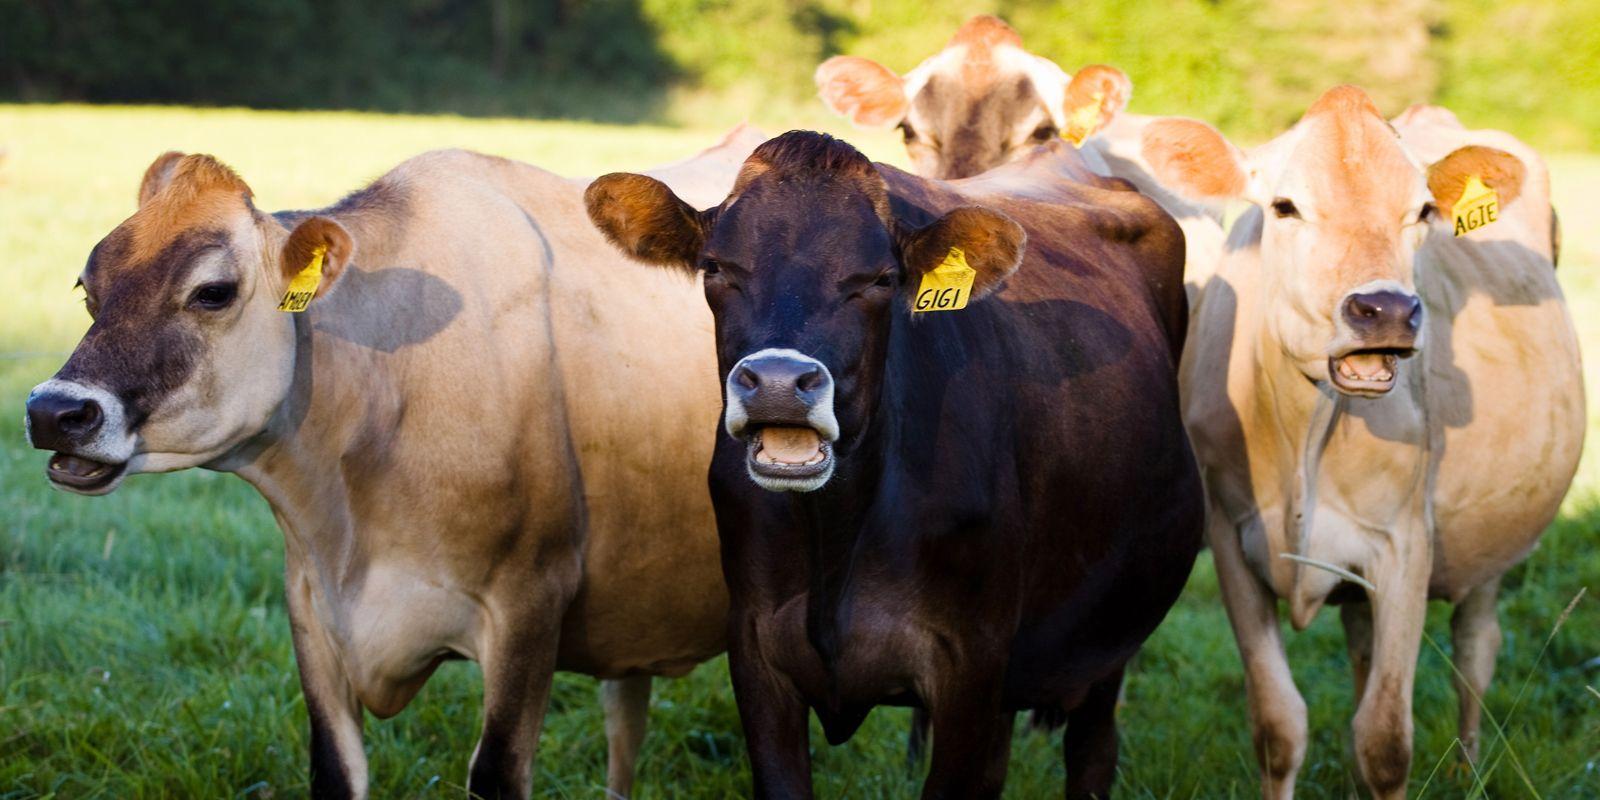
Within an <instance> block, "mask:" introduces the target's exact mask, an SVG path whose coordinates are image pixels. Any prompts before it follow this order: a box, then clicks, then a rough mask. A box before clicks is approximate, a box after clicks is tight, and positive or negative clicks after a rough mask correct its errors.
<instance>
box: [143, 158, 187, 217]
mask: <svg viewBox="0 0 1600 800" xmlns="http://www.w3.org/2000/svg"><path fill="white" fill-rule="evenodd" d="M182 160H183V153H180V152H178V151H176V150H168V151H167V152H165V153H162V154H161V155H159V156H156V160H155V161H153V162H151V164H150V167H149V168H148V169H146V170H145V171H144V180H141V181H140V182H139V206H140V207H141V208H143V207H144V205H145V204H146V203H148V202H150V200H151V199H152V198H154V197H155V196H156V195H158V194H160V193H161V190H162V189H165V188H167V184H168V183H171V182H172V173H173V171H174V170H176V169H177V166H178V162H179V161H182Z"/></svg>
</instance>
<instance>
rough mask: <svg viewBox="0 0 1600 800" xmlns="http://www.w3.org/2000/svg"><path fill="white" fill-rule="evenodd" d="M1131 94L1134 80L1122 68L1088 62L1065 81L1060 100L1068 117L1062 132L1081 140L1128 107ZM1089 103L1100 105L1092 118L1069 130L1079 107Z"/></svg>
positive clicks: (1101, 127)
mask: <svg viewBox="0 0 1600 800" xmlns="http://www.w3.org/2000/svg"><path fill="white" fill-rule="evenodd" d="M1132 97H1133V81H1131V80H1129V79H1128V75H1127V73H1124V72H1123V71H1122V70H1120V69H1117V68H1116V67H1109V66H1106V65H1105V64H1090V65H1089V66H1087V67H1084V68H1082V69H1080V70H1078V71H1077V72H1075V73H1073V75H1072V80H1071V81H1068V82H1067V90H1066V98H1065V100H1064V101H1063V102H1062V104H1061V105H1062V108H1063V110H1064V111H1065V115H1066V119H1067V120H1068V130H1063V131H1062V133H1063V135H1067V134H1072V135H1074V136H1076V137H1077V138H1078V139H1079V140H1080V141H1081V140H1082V139H1087V138H1088V137H1090V136H1093V135H1095V134H1096V133H1099V132H1100V131H1102V130H1104V129H1105V127H1106V126H1107V125H1109V124H1110V123H1111V120H1112V119H1113V118H1114V117H1116V116H1117V115H1118V114H1120V113H1122V110H1123V109H1125V108H1127V107H1128V101H1129V100H1130V99H1132ZM1088 106H1097V107H1098V109H1099V113H1098V114H1096V115H1095V118H1094V122H1093V123H1092V124H1090V125H1088V126H1087V127H1086V128H1085V129H1083V130H1072V129H1071V128H1072V126H1073V124H1074V123H1075V122H1076V120H1077V115H1078V111H1079V109H1082V108H1085V107H1088Z"/></svg>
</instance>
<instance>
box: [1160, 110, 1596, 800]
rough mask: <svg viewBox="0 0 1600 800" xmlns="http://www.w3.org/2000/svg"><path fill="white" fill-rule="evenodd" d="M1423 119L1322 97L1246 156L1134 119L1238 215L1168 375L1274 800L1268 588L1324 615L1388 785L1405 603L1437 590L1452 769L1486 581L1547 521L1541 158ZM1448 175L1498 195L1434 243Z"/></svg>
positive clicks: (1360, 736) (1552, 462)
mask: <svg viewBox="0 0 1600 800" xmlns="http://www.w3.org/2000/svg"><path fill="white" fill-rule="evenodd" d="M1440 116H1441V115H1440V114H1437V113H1432V112H1424V111H1415V112H1412V113H1410V114H1408V115H1407V117H1404V118H1402V120H1401V125H1400V129H1401V134H1404V135H1403V136H1402V135H1397V133H1396V131H1395V129H1394V128H1393V127H1391V126H1390V124H1389V123H1388V122H1386V121H1384V119H1383V118H1382V117H1381V116H1380V115H1379V113H1378V111H1377V109H1376V108H1375V107H1374V106H1373V104H1372V102H1371V101H1370V100H1369V99H1368V98H1367V96H1366V94H1365V93H1363V92H1362V91H1361V90H1359V89H1356V88H1354V87H1348V86H1345V87H1338V88H1335V89H1333V90H1330V91H1329V92H1328V93H1326V94H1325V95H1323V96H1322V98H1321V99H1319V100H1318V101H1317V102H1316V103H1315V104H1314V105H1313V106H1312V107H1311V108H1310V110H1309V111H1307V112H1306V115H1305V117H1304V118H1303V119H1302V120H1301V121H1300V122H1299V123H1298V124H1297V125H1295V126H1294V127H1293V128H1291V129H1290V130H1289V131H1288V132H1287V133H1284V134H1283V135H1281V136H1279V137H1278V138H1276V139H1274V140H1272V141H1271V142H1269V143H1267V144H1264V145H1262V146H1260V147H1258V148H1255V149H1253V150H1251V151H1249V152H1243V151H1240V150H1239V149H1238V148H1236V147H1234V146H1233V145H1232V144H1230V143H1229V142H1228V141H1227V140H1225V139H1224V138H1223V137H1222V136H1221V135H1220V134H1218V133H1217V132H1216V131H1215V130H1214V129H1212V128H1210V127H1209V126H1206V125H1204V124H1202V123H1198V122H1194V121H1192V120H1181V119H1168V120H1161V121H1157V122H1153V123H1151V124H1150V125H1149V126H1147V128H1146V130H1145V134H1144V150H1145V155H1146V157H1147V159H1148V160H1149V162H1150V163H1151V164H1152V166H1153V168H1154V171H1155V174H1156V176H1157V177H1158V178H1160V179H1161V180H1162V181H1164V182H1166V183H1167V184H1169V185H1171V186H1174V187H1179V188H1181V189H1183V190H1184V191H1187V192H1189V193H1190V194H1192V195H1193V196H1195V197H1197V198H1200V199H1204V200H1220V199H1230V198H1241V199H1245V200H1248V201H1250V202H1251V203H1253V204H1254V205H1255V206H1256V208H1254V209H1253V210H1251V211H1250V212H1248V213H1247V214H1246V215H1245V216H1244V217H1243V218H1241V219H1240V220H1239V221H1238V222H1237V223H1236V224H1235V226H1234V228H1233V230H1232V232H1231V234H1230V238H1229V241H1228V245H1227V250H1226V253H1225V255H1224V257H1223V259H1222V261H1221V262H1220V264H1219V266H1218V270H1217V274H1216V276H1215V277H1214V278H1212V280H1211V281H1210V283H1209V285H1208V286H1207V287H1206V288H1205V291H1204V293H1203V295H1202V298H1201V300H1200V304H1199V307H1198V309H1197V310H1196V312H1195V317H1194V319H1193V320H1192V323H1191V325H1192V327H1191V334H1190V337H1189V348H1190V349H1189V350H1188V351H1187V352H1186V353H1185V362H1184V365H1183V374H1182V379H1183V381H1184V386H1185V393H1186V398H1185V408H1184V413H1185V419H1186V421H1187V423H1188V426H1189V431H1190V435H1191V436H1192V438H1193V440H1194V444H1195V449H1196V452H1197V454H1198V456H1199V458H1200V461H1201V464H1202V467H1203V471H1204V474H1205V478H1206V481H1207V490H1208V494H1209V497H1210V502H1211V507H1210V526H1209V531H1208V538H1209V541H1210V544H1211V548H1212V551H1213V553H1214V557H1215V560H1216V565H1217V572H1218V577H1219V580H1220V581H1221V585H1222V589H1223V596H1224V600H1225V601H1226V604H1227V608H1228V615H1229V618H1230V620H1231V622H1232V624H1233V629H1234V634H1235V636H1236V638H1237V640H1238V645H1239V650H1240V654H1241V656H1242V658H1243V661H1244V666H1245V672H1246V678H1247V680H1246V684H1247V686H1248V690H1249V703H1250V713H1251V718H1252V722H1253V729H1254V741H1255V747H1256V751H1257V756H1258V757H1259V760H1260V764H1261V768H1262V778H1263V789H1264V794H1265V795H1266V796H1267V797H1269V798H1284V797H1290V796H1291V795H1292V794H1293V791H1294V780H1295V774H1296V772H1297V770H1298V769H1299V767H1300V764H1301V762H1302V759H1303V758H1304V755H1305V747H1306V707H1305V703H1304V702H1303V701H1302V699H1301V697H1300V694H1299V693H1298V691H1297V690H1296V688H1295V685H1294V682H1293V679H1292V678H1291V676H1290V671H1289V665H1288V662H1287V661H1286V659H1285V656H1284V649H1283V642H1282V641H1281V639H1280V635H1279V628H1278V622H1277V602H1278V599H1279V598H1282V599H1285V600H1287V601H1288V606H1289V611H1290V618H1291V621H1292V622H1293V624H1294V626H1295V627H1296V628H1300V629H1303V628H1304V627H1306V625H1308V624H1309V623H1310V622H1311V620H1312V618H1313V617H1314V616H1315V615H1316V613H1317V611H1318V609H1319V608H1320V607H1321V606H1322V605H1323V604H1324V603H1325V602H1335V603H1342V604H1343V605H1342V608H1341V617H1342V618H1343V621H1344V625H1345V631H1346V638H1347V641H1348V644H1349V648H1350V653H1351V656H1352V661H1353V663H1354V668H1355V678H1356V694H1357V697H1358V700H1359V702H1358V706H1357V710H1356V714H1355V719H1354V724H1353V727H1354V732H1355V746H1356V747H1355V749H1356V755H1357V758H1358V761H1359V766H1360V769H1361V774H1362V776H1363V777H1364V779H1365V781H1366V783H1367V785H1368V786H1369V787H1370V788H1371V789H1372V792H1373V794H1374V795H1375V796H1377V797H1381V798H1393V797H1401V796H1403V795H1404V794H1405V789H1406V782H1407V776H1408V774H1409V769H1410V765H1411V733H1412V716H1411V693H1412V683H1413V678H1414V675H1415V670H1416V665H1417V656H1418V650H1419V646H1420V640H1421V635H1422V625H1423V619H1424V612H1425V607H1426V604H1427V601H1428V600H1429V599H1430V598H1437V599H1443V600H1446V601H1449V602H1451V603H1454V604H1456V612H1455V619H1454V622H1453V626H1452V628H1453V634H1454V639H1455V649H1456V655H1455V660H1456V665H1457V667H1458V668H1459V669H1460V671H1461V673H1462V674H1463V675H1464V676H1466V681H1465V682H1462V683H1459V684H1458V689H1459V691H1460V694H1461V697H1460V700H1461V707H1462V710H1461V719H1460V726H1461V738H1462V740H1463V742H1465V743H1466V744H1467V753H1468V755H1469V757H1470V756H1472V755H1474V754H1475V753H1476V746H1477V735H1478V711H1477V704H1478V698H1479V697H1480V696H1481V695H1482V694H1483V692H1484V688H1485V687H1486V686H1487V685H1488V683H1489V679H1490V676H1491V674H1492V672H1493V668H1494V658H1495V654H1496V651H1497V649H1498V647H1499V642H1500V632H1499V627H1498V623H1497V621H1496V616H1495V614H1496V612H1495V594H1496V590H1497V587H1498V584H1499V580H1500V576H1501V575H1503V574H1504V573H1505V571H1506V570H1507V569H1508V568H1510V567H1511V566H1512V565H1514V564H1515V563H1517V561H1519V560H1520V559H1521V558H1523V557H1524V556H1525V555H1526V554H1527V553H1528V551H1529V550H1530V549H1531V548H1532V547H1533V546H1534V544H1535V542H1536V541H1537V540H1538V537H1539V535H1540V533H1541V532H1542V531H1543V530H1544V529H1545V527H1546V526H1547V525H1548V524H1549V522H1550V521H1551V519H1552V518H1553V517H1554V516H1555V514H1556V512H1557V509H1558V507H1559V506H1560V503H1561V499H1562V497H1563V495H1564V494H1565V493H1566V491H1567V487H1568V485H1569V484H1570V482H1571V480H1572V476H1573V473H1574V471H1575V469H1576V466H1577V462H1578V456H1579V452H1580V450H1581V449H1582V442H1583V435H1584V410H1583V409H1584V390H1583V384H1582V375H1581V370H1580V365H1579V357H1578V343H1577V337H1576V334H1575V333H1574V331H1573V327H1572V321H1571V319H1570V317H1569V316H1568V313H1567V308H1566V305H1565V303H1564V301H1563V299H1562V294H1561V289H1560V286H1559V285H1558V284H1557V282H1556V273H1555V270H1554V267H1553V264H1552V237H1551V210H1550V201H1549V185H1548V178H1547V173H1546V170H1545V166H1544V164H1543V162H1542V161H1541V160H1540V159H1539V158H1538V156H1537V155H1536V154H1534V153H1533V152H1532V151H1531V150H1529V149H1528V148H1526V147H1524V146H1522V145H1521V144H1520V143H1518V142H1516V141H1515V140H1514V139H1512V138H1511V137H1509V136H1507V135H1505V134H1501V133H1495V132H1488V131H1483V132H1472V131H1466V130H1464V129H1462V128H1461V127H1460V126H1459V124H1456V123H1454V120H1453V118H1449V119H1448V120H1447V122H1446V123H1445V124H1440V123H1439V122H1438V121H1437V120H1438V118H1439V117H1440ZM1424 118H1426V120H1431V122H1428V124H1424V122H1425V120H1424ZM1485 145H1487V146H1485ZM1473 178H1476V179H1477V180H1478V182H1479V183H1482V184H1484V185H1485V186H1486V187H1487V188H1489V189H1492V190H1494V191H1496V192H1497V193H1498V219H1497V220H1495V221H1493V222H1492V223H1489V224H1488V225H1487V226H1484V227H1478V228H1477V229H1475V230H1470V231H1468V232H1467V233H1466V234H1465V235H1464V236H1462V237H1460V238H1457V237H1456V236H1454V235H1453V233H1454V228H1453V225H1454V213H1453V212H1454V211H1456V210H1457V205H1458V201H1460V200H1461V199H1462V198H1463V193H1464V189H1465V187H1466V186H1467V185H1469V183H1471V181H1472V179H1473ZM1466 207H1467V206H1466V205H1463V206H1462V208H1463V210H1465V209H1466ZM1474 214H1475V215H1476V220H1475V221H1476V222H1479V223H1481V222H1483V221H1484V215H1483V213H1482V211H1481V210H1480V211H1476V212H1474ZM1491 216H1493V215H1492V214H1491ZM1464 227H1472V225H1471V224H1470V223H1469V224H1468V225H1466V226H1464Z"/></svg>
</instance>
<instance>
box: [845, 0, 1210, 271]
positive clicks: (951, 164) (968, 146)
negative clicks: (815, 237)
mask: <svg viewBox="0 0 1600 800" xmlns="http://www.w3.org/2000/svg"><path fill="white" fill-rule="evenodd" d="M815 78H816V83H817V88H818V90H819V92H820V94H821V97H822V101H823V103H825V104H826V105H827V106H828V108H830V109H832V110H833V112H834V113H836V114H839V115H840V116H843V117H847V118H849V119H850V121H851V122H853V123H855V124H856V125H858V126H861V127H864V128H889V127H898V128H899V129H900V131H901V133H902V135H903V136H904V138H905V143H906V153H907V154H908V155H909V156H910V157H911V163H912V166H913V168H914V169H915V170H916V172H917V174H918V175H922V176H923V177H928V178H939V179H943V180H952V179H956V178H968V177H971V176H973V175H977V174H979V173H981V172H984V171H986V170H990V169H994V168H995V167H997V166H999V165H1001V164H1006V163H1010V162H1012V161H1015V160H1017V159H1019V158H1022V157H1024V156H1026V155H1027V154H1028V153H1029V152H1031V151H1032V149H1033V148H1034V147H1036V146H1038V145H1040V144H1044V143H1046V142H1050V141H1053V140H1055V139H1058V138H1066V139H1068V140H1070V141H1072V142H1073V143H1074V144H1075V145H1078V146H1081V147H1082V148H1083V154H1084V159H1085V161H1086V162H1087V163H1088V164H1089V165H1090V167H1091V168H1092V169H1094V170H1095V171H1096V172H1098V173H1100V174H1101V175H1107V176H1113V177H1118V178H1122V179H1124V180H1127V181H1129V182H1130V183H1132V184H1133V185H1134V186H1136V187H1138V189H1139V191H1141V192H1144V193H1145V194H1147V195H1149V196H1151V197H1152V198H1154V199H1155V200H1156V202H1158V203H1160V204H1161V207H1162V208H1164V209H1166V210H1167V212H1168V213H1169V214H1171V215H1172V216H1173V217H1174V218H1176V219H1177V220H1178V224H1179V225H1180V226H1181V227H1182V228H1183V234H1184V245H1185V266H1184V279H1185V281H1186V282H1187V283H1188V285H1189V287H1188V291H1189V294H1190V300H1191V302H1192V301H1193V299H1194V294H1195V290H1196V288H1197V287H1199V286H1201V285H1203V284H1204V283H1205V281H1206V279H1207V278H1208V277H1209V276H1210V275H1211V272H1212V270H1214V269H1215V265H1216V260H1217V258H1218V256H1219V254H1220V253H1221V251H1222V241H1223V238H1224V235H1223V230H1222V222H1221V213H1220V208H1218V207H1216V206H1214V205H1211V204H1207V203H1202V202H1196V201H1194V200H1192V199H1188V198H1185V197H1183V196H1181V195H1180V194H1178V193H1175V192H1173V191H1172V190H1171V189H1169V188H1167V187H1165V186H1162V185H1161V183H1160V182H1159V181H1158V180H1156V178H1155V176H1154V175H1152V174H1151V172H1150V169H1149V165H1148V164H1146V163H1145V162H1144V157H1143V155H1142V154H1141V152H1140V142H1141V141H1142V140H1141V131H1142V130H1143V129H1144V126H1145V125H1147V124H1148V123H1149V122H1150V121H1151V120H1152V119H1155V117H1147V116H1140V115H1137V114H1128V113H1125V112H1124V111H1123V109H1125V108H1126V107H1127V105H1128V101H1129V99H1130V98H1132V96H1133V82H1132V81H1130V80H1129V79H1128V76H1127V75H1126V74H1124V73H1123V72H1122V70H1119V69H1117V68H1115V67H1108V66H1105V65H1100V64H1096V65H1092V66H1087V67H1084V68H1082V69H1080V70H1078V71H1077V72H1076V73H1074V74H1072V75H1068V74H1067V73H1066V72H1064V71H1063V70H1062V69H1061V67H1059V66H1057V65H1056V64H1055V62H1053V61H1051V60H1049V59H1047V58H1044V57H1042V56H1037V55H1034V54H1032V53H1029V52H1028V51H1027V50H1025V49H1024V48H1023V45H1022V37H1020V36H1018V35H1017V32H1016V31H1015V30H1012V28H1011V26H1009V25H1007V24H1006V23H1005V22H1003V21H1001V20H1000V19H998V18H996V17H992V16H988V15H979V16H975V17H973V18H972V19H970V20H968V21H967V23H966V24H965V25H963V26H961V28H960V29H959V30H957V31H956V33H955V35H954V36H953V37H951V39H950V42H949V44H947V45H945V47H944V49H943V50H941V51H939V52H938V53H936V54H934V55H933V56H931V57H929V58H927V59H926V60H924V61H923V62H922V63H921V64H919V65H917V67H916V68H915V69H913V70H911V71H910V72H908V73H906V75H905V76H904V77H901V76H900V75H897V74H895V73H894V72H893V71H892V70H890V69H889V68H887V67H885V66H883V65H881V64H878V63H877V62H874V61H871V60H868V59H865V58H860V57H857V56H835V57H833V58H830V59H828V60H827V61H825V62H823V63H822V65H821V66H819V67H817V71H816V76H815Z"/></svg>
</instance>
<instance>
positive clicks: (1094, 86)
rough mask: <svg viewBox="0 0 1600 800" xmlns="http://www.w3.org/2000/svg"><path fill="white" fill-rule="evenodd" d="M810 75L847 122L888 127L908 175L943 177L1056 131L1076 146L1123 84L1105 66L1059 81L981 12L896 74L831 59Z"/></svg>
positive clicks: (1101, 119)
mask: <svg viewBox="0 0 1600 800" xmlns="http://www.w3.org/2000/svg"><path fill="white" fill-rule="evenodd" d="M816 81H817V87H818V89H819V90H820V92H821V95H822V99H823V102H825V103H827V104H828V106H829V107H830V108H832V109H833V110H834V111H835V112H836V113H839V114H841V115H843V116H847V117H849V118H851V120H852V121H854V122H855V123H856V124H857V125H861V126H864V127H889V126H898V127H899V128H900V130H901V132H902V134H903V136H904V137H905V142H906V150H907V153H908V154H909V155H910V156H911V161H912V163H913V165H914V167H915V169H916V172H917V174H919V175H922V176H924V177H930V178H940V179H945V180H953V179H957V178H966V177H971V176H973V175H977V174H979V173H982V172H986V171H988V170H990V169H993V168H995V167H997V166H1000V165H1001V164H1004V163H1007V162H1009V161H1012V160H1015V159H1017V158H1020V157H1022V156H1023V155H1024V154H1026V153H1028V152H1029V151H1030V150H1031V149H1032V148H1033V147H1035V146H1037V145H1040V144H1043V143H1045V142H1048V141H1050V140H1051V139H1054V138H1056V137H1057V136H1067V137H1068V138H1070V139H1073V140H1074V141H1075V142H1076V143H1078V144H1081V143H1082V142H1083V140H1084V139H1086V138H1087V137H1088V136H1090V135H1092V134H1093V133H1095V132H1096V131H1098V130H1099V129H1101V128H1103V127H1104V126H1105V125H1106V124H1107V123H1108V122H1110V120H1111V118H1112V117H1114V116H1115V115H1116V114H1117V112H1119V111H1120V110H1121V109H1122V108H1123V107H1124V106H1126V105H1127V102H1128V96H1129V94H1131V91H1132V85H1131V83H1130V82H1129V81H1128V78H1127V76H1126V75H1124V74H1122V72H1121V71H1119V70H1116V69H1114V68H1111V67H1104V66H1092V67H1085V68H1084V69H1083V70H1080V71H1079V73H1078V75H1075V76H1073V77H1072V78H1071V79H1070V80H1069V79H1068V76H1067V75H1066V73H1064V72H1062V71H1061V68H1060V67H1057V66H1056V65H1055V64H1054V63H1051V62H1050V61H1048V60H1046V59H1043V58H1040V57H1038V56H1035V55H1032V54H1031V53H1028V52H1027V51H1026V50H1023V49H1022V40H1021V38H1020V37H1018V36H1017V34H1016V32H1015V31H1013V30H1012V29H1011V28H1010V27H1009V26H1007V25H1006V24H1005V23H1004V22H1001V21H1000V20H999V19H996V18H994V17H989V16H978V17H974V18H972V19H971V20H970V21H968V22H967V24H966V25H964V26H962V28H961V30H959V31H957V32H956V35H955V36H954V37H953V38H952V39H951V40H950V44H949V45H947V46H946V47H945V49H944V50H942V51H941V52H939V53H938V54H936V55H934V56H933V57H932V58H929V59H928V60H926V61H924V62H923V63H922V64H921V65H920V66H918V67H917V68H916V69H914V70H912V71H911V72H910V73H909V74H907V75H906V77H905V78H901V77H900V76H898V75H896V74H895V73H894V72H892V71H890V70H889V69H887V68H885V67H883V66H881V65H879V64H876V63H874V62H872V61H868V60H867V59H864V58H856V57H848V56H841V57H836V58H832V59H829V60H828V61H827V62H825V63H823V65H822V66H820V67H818V68H817V74H816Z"/></svg>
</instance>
